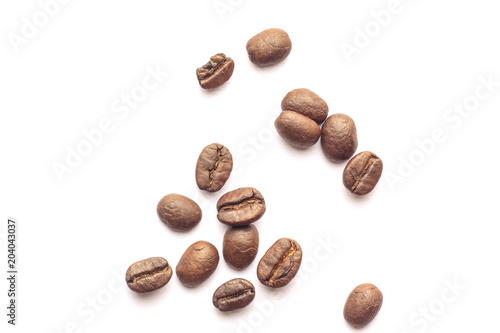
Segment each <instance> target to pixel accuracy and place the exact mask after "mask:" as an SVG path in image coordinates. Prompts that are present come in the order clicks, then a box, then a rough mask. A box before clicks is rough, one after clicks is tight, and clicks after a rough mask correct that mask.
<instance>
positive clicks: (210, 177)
mask: <svg viewBox="0 0 500 333" xmlns="http://www.w3.org/2000/svg"><path fill="white" fill-rule="evenodd" d="M232 170H233V156H232V155H231V153H230V152H229V149H227V148H226V147H224V146H223V145H221V144H219V143H212V144H211V145H208V146H206V147H205V148H203V150H202V152H201V154H200V156H199V157H198V162H197V163H196V173H195V175H196V184H197V185H198V187H199V188H200V190H205V191H208V192H217V191H218V190H220V189H221V188H222V186H224V184H225V183H226V181H227V179H228V178H229V175H230V174H231V171H232Z"/></svg>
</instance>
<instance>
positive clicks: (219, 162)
mask: <svg viewBox="0 0 500 333" xmlns="http://www.w3.org/2000/svg"><path fill="white" fill-rule="evenodd" d="M232 169H233V157H232V155H231V152H230V151H229V149H227V147H225V146H223V145H221V144H218V143H213V144H210V145H208V146H206V147H205V148H204V149H203V150H202V152H201V153H200V155H199V157H198V161H197V163H196V169H195V178H196V184H197V185H198V188H199V189H200V190H204V191H208V192H216V191H219V190H220V189H221V188H222V187H223V186H224V184H225V183H226V181H227V180H228V178H229V176H230V174H231V171H232ZM265 212H266V202H265V200H264V197H263V196H262V194H261V193H260V192H259V191H258V190H257V189H255V188H252V187H242V188H239V189H236V190H233V191H230V192H227V193H226V194H224V195H223V196H221V197H220V198H219V200H218V201H217V219H218V220H219V221H220V222H221V223H224V224H226V225H228V226H229V228H228V229H227V231H226V233H225V235H224V240H223V256H224V260H225V261H226V262H227V263H228V265H229V266H231V267H233V268H234V269H238V270H242V269H245V268H246V267H248V266H249V265H250V264H251V263H252V262H253V260H254V259H255V257H256V256H257V252H258V248H259V232H258V230H257V228H256V227H255V226H254V225H253V224H252V223H253V222H255V221H258V220H259V219H260V218H261V217H262V216H263V215H264V213H265ZM157 213H158V217H159V218H160V220H161V221H163V222H164V223H165V224H166V225H167V226H168V227H170V228H171V229H173V230H176V231H189V230H191V229H192V228H193V227H195V226H196V225H197V224H198V223H199V222H200V221H201V218H202V211H201V208H200V206H199V205H198V204H197V203H196V202H194V201H193V200H191V199H189V198H188V197H185V196H183V195H180V194H173V193H172V194H167V195H166V196H164V197H163V198H162V199H161V200H160V202H159V203H158V205H157ZM301 261H302V250H301V248H300V245H299V243H297V242H296V241H294V240H293V239H289V238H281V239H279V240H278V241H276V243H274V244H273V245H272V246H271V247H270V248H269V250H267V252H266V253H265V254H264V256H263V257H262V259H261V260H260V262H259V265H258V267H257V278H258V279H259V281H260V282H261V283H262V284H264V285H266V286H268V287H271V288H280V287H284V286H286V285H287V284H288V283H289V282H290V281H291V280H292V279H293V278H294V277H295V275H296V274H297V272H298V270H299V267H300V263H301ZM218 264H219V251H217V248H216V247H215V246H214V245H213V244H211V243H209V242H206V241H198V242H196V243H194V244H192V245H191V246H189V247H188V248H187V250H186V251H185V252H184V254H183V255H182V257H181V259H180V260H179V263H178V264H177V266H176V268H175V273H176V275H177V277H178V278H179V280H180V281H181V283H182V284H183V285H184V286H186V287H190V288H194V287H197V286H199V285H200V284H202V283H203V282H205V281H206V280H207V279H208V278H209V277H210V276H211V275H212V274H213V273H214V272H215V270H216V269H217V266H218ZM172 273H173V271H172V268H171V267H170V265H169V264H168V261H167V260H166V259H164V258H161V257H155V258H149V259H145V260H141V261H138V262H136V263H134V264H132V265H131V266H130V267H129V269H128V270H127V273H126V280H127V284H128V286H129V287H130V289H132V290H133V291H135V292H138V293H146V292H151V291H154V290H156V289H158V288H161V287H163V286H164V285H166V284H167V283H168V282H169V281H170V278H171V277H172ZM254 298H255V288H254V286H253V284H252V283H251V282H250V281H247V280H245V279H241V278H237V279H232V280H230V281H227V282H226V283H224V284H223V285H221V286H220V287H219V288H218V289H217V290H216V291H215V293H214V295H213V299H212V302H213V304H214V306H215V307H216V308H217V309H219V310H220V311H232V310H236V309H240V308H243V307H245V306H247V305H248V304H250V302H252V300H253V299H254Z"/></svg>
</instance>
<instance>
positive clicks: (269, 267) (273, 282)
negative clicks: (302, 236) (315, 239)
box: [257, 238, 302, 288]
mask: <svg viewBox="0 0 500 333" xmlns="http://www.w3.org/2000/svg"><path fill="white" fill-rule="evenodd" d="M301 261H302V249H301V248H300V245H299V243H297V242H296V241H294V240H293V239H289V238H281V239H278V240H277V241H276V243H274V244H273V245H272V246H271V247H270V248H269V250H267V252H266V254H264V256H263V257H262V259H261V260H260V262H259V266H257V277H258V278H259V281H260V282H262V284H264V285H266V286H268V287H271V288H280V287H284V286H286V285H287V284H288V283H290V281H292V279H293V278H294V277H295V275H296V274H297V272H298V271H299V268H300V263H301Z"/></svg>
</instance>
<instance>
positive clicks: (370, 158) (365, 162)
mask: <svg viewBox="0 0 500 333" xmlns="http://www.w3.org/2000/svg"><path fill="white" fill-rule="evenodd" d="M383 168H384V165H383V163H382V160H381V159H380V158H379V157H378V156H377V155H375V154H374V153H372V152H369V151H364V152H362V153H359V154H357V155H356V156H354V157H353V158H351V160H350V161H349V162H348V163H347V165H346V167H345V169H344V174H343V175H342V180H343V182H344V186H345V187H346V188H347V189H348V190H349V191H351V193H354V194H357V195H365V194H368V193H370V192H371V191H372V190H373V189H374V188H375V186H376V185H377V183H378V181H379V179H380V176H382V170H383Z"/></svg>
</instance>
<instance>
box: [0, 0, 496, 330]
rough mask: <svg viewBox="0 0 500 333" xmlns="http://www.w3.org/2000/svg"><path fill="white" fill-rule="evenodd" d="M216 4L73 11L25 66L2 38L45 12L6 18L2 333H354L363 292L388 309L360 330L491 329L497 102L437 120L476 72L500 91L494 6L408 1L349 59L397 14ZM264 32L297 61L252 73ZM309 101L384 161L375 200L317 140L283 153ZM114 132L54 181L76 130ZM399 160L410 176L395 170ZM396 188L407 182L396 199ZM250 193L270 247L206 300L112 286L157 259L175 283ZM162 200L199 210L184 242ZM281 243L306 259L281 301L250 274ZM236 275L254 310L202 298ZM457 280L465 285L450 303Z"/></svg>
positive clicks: (320, 4) (256, 0)
mask: <svg viewBox="0 0 500 333" xmlns="http://www.w3.org/2000/svg"><path fill="white" fill-rule="evenodd" d="M46 1H48V0H45V1H44V2H46ZM220 3H222V5H224V4H226V6H229V7H226V10H227V11H225V12H223V13H222V14H221V13H218V12H217V10H216V9H215V8H214V2H213V1H212V0H206V1H159V0H144V1H123V0H120V1H118V0H114V1H97V0H86V1H77V0H74V1H69V2H68V3H67V4H64V5H60V8H59V11H58V12H57V13H56V14H55V15H54V17H52V18H50V20H49V22H48V24H47V25H46V26H45V27H42V28H40V29H39V31H38V33H37V34H36V35H34V36H32V37H30V38H28V39H27V42H26V43H25V44H22V45H20V46H19V48H18V52H16V51H15V48H14V47H13V46H12V44H11V42H10V41H9V36H10V38H12V36H13V34H17V35H21V34H22V29H23V25H24V24H25V21H23V17H26V18H27V19H28V20H30V21H32V20H33V19H32V17H33V15H35V14H36V13H38V12H40V10H41V9H40V5H39V3H38V2H37V1H34V0H33V1H31V0H30V1H27V0H24V1H8V2H7V1H3V2H2V3H1V4H0V22H1V23H0V28H1V35H2V42H1V44H0V48H1V61H0V73H1V74H0V89H1V97H0V149H1V150H0V154H1V158H2V161H1V165H0V168H1V174H0V188H1V189H0V205H1V206H0V207H1V214H0V216H1V219H2V220H3V221H6V220H7V217H15V218H16V219H17V220H18V222H19V243H18V246H19V252H18V255H19V271H20V277H19V285H18V288H19V296H18V303H19V308H18V326H16V327H15V328H14V329H12V331H19V332H35V331H36V332H54V333H61V332H110V331H113V332H117V331H123V332H134V331H137V332H139V331H140V332H142V331H173V332H198V331H200V332H273V331H278V330H279V331H289V332H301V331H305V330H307V331H311V330H314V331H321V332H353V331H354V329H352V328H350V327H349V326H348V325H347V324H346V322H345V321H344V319H343V314H342V310H343V306H344V302H345V300H346V298H347V296H348V294H349V293H350V291H351V290H352V289H353V288H354V287H355V286H356V285H358V284H360V283H364V282H370V283H373V284H375V285H377V286H378V287H379V288H380V289H381V291H382V292H383V294H384V304H383V306H382V309H381V311H380V313H379V315H378V316H377V317H376V319H375V320H374V321H373V322H372V323H371V324H370V325H369V326H368V327H367V328H366V329H364V331H367V332H382V331H383V332H390V333H403V332H406V333H416V332H478V331H491V330H492V326H491V325H492V320H494V318H497V316H498V312H499V310H500V307H499V305H498V298H499V297H500V290H499V289H498V288H497V286H498V281H499V279H500V274H499V272H498V251H499V250H500V245H499V243H498V228H497V225H498V216H497V214H496V213H497V206H498V188H499V186H500V183H499V179H498V176H497V172H498V171H497V168H498V165H499V162H500V159H499V154H498V152H497V150H498V141H499V135H498V123H499V121H500V116H499V114H498V110H499V106H500V96H499V95H500V87H499V86H497V87H496V88H494V92H493V93H491V94H490V96H488V98H486V99H485V100H483V101H480V103H479V105H478V107H477V108H476V109H475V110H474V111H473V112H470V113H469V114H468V116H467V117H465V118H461V117H459V118H456V117H457V114H448V113H447V112H448V111H447V110H448V109H449V108H452V107H453V105H455V104H462V103H463V101H464V99H468V100H469V101H473V99H471V98H470V97H471V96H474V94H475V90H476V87H478V86H480V85H481V82H480V79H479V77H481V76H482V77H484V78H488V76H491V78H492V79H493V80H494V81H496V82H498V81H500V71H499V61H500V44H499V41H498V31H500V20H499V19H498V12H499V7H498V4H497V3H496V2H495V1H491V0H476V1H451V0H448V1H444V0H443V1H430V0H418V1H409V0H401V4H400V6H401V9H400V12H399V13H398V14H396V15H393V16H392V19H391V22H390V23H389V24H388V25H387V26H386V27H384V28H382V29H381V31H380V32H379V33H378V35H376V36H374V37H373V38H371V41H370V43H369V44H368V45H366V46H365V47H363V48H359V53H358V54H354V55H353V56H352V57H351V62H350V63H349V62H348V61H347V59H346V57H345V56H344V54H343V53H342V50H341V45H342V43H343V42H345V43H349V44H353V43H354V39H355V37H356V34H357V32H356V31H357V30H356V29H357V28H359V29H364V28H365V25H366V24H368V25H369V26H370V24H371V23H370V22H372V21H373V17H372V16H371V15H370V12H372V11H377V12H378V11H380V10H383V9H386V8H387V7H388V4H389V1H388V0H376V1H373V0H371V1H368V0H363V1H335V2H333V1H290V0H287V1H264V0H241V1H236V0H232V1H229V0H221V2H220ZM228 8H229V9H230V10H229V9H228ZM271 27H279V28H282V29H284V30H286V31H287V32H288V33H289V35H290V37H291V39H292V43H293V48H292V52H291V54H290V56H289V57H288V58H287V59H286V60H285V61H284V62H283V63H281V64H279V65H277V66H274V67H272V68H268V69H259V68H256V67H255V66H254V65H253V64H252V63H251V62H250V61H249V60H248V57H247V54H246V50H245V45H246V42H247V40H248V39H249V38H250V37H252V36H253V35H255V34H256V33H258V32H260V31H262V30H264V29H267V28H271ZM375 28H376V27H375ZM353 45H354V44H353ZM218 52H224V53H226V54H227V55H228V56H230V57H232V58H233V59H234V61H235V64H236V66H235V71H234V75H233V77H232V78H231V79H230V81H229V82H228V83H226V84H225V85H224V86H223V87H221V88H220V89H218V90H216V91H210V92H208V91H204V90H202V89H201V88H200V87H199V85H198V82H197V80H196V76H195V70H196V68H197V67H200V66H202V65H203V64H205V63H206V62H207V61H208V60H209V58H210V56H212V55H214V54H215V53H218ZM147 67H150V68H156V67H159V68H161V70H162V71H165V72H168V73H169V75H168V77H167V78H165V79H164V81H163V82H162V84H161V85H159V86H158V87H157V89H155V90H154V91H152V92H150V93H149V94H148V96H147V98H146V99H145V100H144V101H143V102H141V103H140V105H139V106H138V107H136V108H135V109H132V110H131V112H130V114H129V115H128V116H127V117H123V119H121V118H120V115H123V114H119V113H115V112H113V103H115V101H116V100H117V99H118V100H119V99H120V96H121V95H122V94H130V92H131V91H132V90H133V89H134V88H135V87H137V85H140V84H141V82H142V80H143V78H144V77H145V76H146V75H147V71H146V68H147ZM300 87H306V88H309V89H311V90H313V91H314V92H316V93H317V94H319V95H320V96H321V97H322V98H324V99H325V100H326V101H327V103H328V105H329V107H330V114H333V113H337V112H341V113H346V114H348V115H350V116H351V117H352V118H353V119H354V120H355V122H356V125H357V129H358V138H359V147H358V152H360V151H363V150H371V151H373V152H375V153H376V154H378V155H379V156H380V157H381V158H382V159H383V161H384V175H383V178H382V179H381V181H380V182H379V184H378V186H377V188H376V190H375V191H374V192H372V193H371V194H370V195H368V196H366V197H364V198H355V197H354V196H353V195H351V194H350V193H349V192H348V191H347V190H346V189H345V188H344V187H343V185H342V182H341V174H342V170H343V168H344V165H345V164H344V163H341V164H333V163H330V162H328V161H327V160H326V158H325V157H324V155H323V154H322V151H321V147H320V145H319V144H317V145H315V146H313V147H312V148H310V149H308V150H305V151H298V150H296V149H293V148H291V147H290V146H288V145H287V144H286V143H284V142H283V141H282V140H281V139H280V138H279V137H278V135H277V133H276V131H275V129H274V127H273V125H272V122H273V121H274V119H275V118H276V116H277V115H278V114H279V111H280V102H281V99H282V98H283V97H284V95H285V94H286V93H287V92H288V91H289V90H292V89H295V88H300ZM482 92H486V90H484V89H483V90H482ZM446 115H447V116H453V117H455V118H453V119H454V120H453V121H451V119H450V118H445V117H446ZM106 118H109V119H111V121H112V122H113V124H114V128H113V131H112V132H111V133H109V134H106V135H105V136H104V138H103V140H102V142H101V143H100V144H99V145H98V146H96V147H94V148H93V151H92V152H91V153H90V154H89V155H88V156H86V157H84V158H83V160H82V161H81V163H80V164H79V165H78V166H76V167H74V168H72V172H71V173H66V174H64V175H63V177H62V181H59V180H58V177H57V176H56V173H55V172H54V170H53V166H52V165H53V163H54V162H59V163H65V158H66V155H67V147H71V148H73V149H76V146H77V145H78V144H79V143H81V142H82V141H83V140H85V137H84V135H83V134H82V132H83V131H85V130H86V131H90V130H92V129H95V128H97V127H98V126H99V123H100V122H101V121H102V120H103V119H106ZM446 119H448V120H446ZM436 128H439V129H441V130H442V133H444V136H445V138H446V139H445V140H443V141H442V142H440V143H435V144H433V145H434V148H433V149H431V148H432V147H431V146H432V145H428V146H427V149H428V150H429V151H427V155H423V153H422V152H421V150H420V149H419V148H418V146H417V144H416V141H425V140H428V139H430V138H431V137H432V133H433V131H434V130H435V129H436ZM213 142H219V143H222V144H224V145H226V146H227V147H228V148H229V149H230V150H231V152H232V154H233V157H234V160H235V163H237V165H238V166H237V167H235V170H234V172H233V174H232V175H231V177H230V179H229V181H228V182H227V183H226V185H225V187H224V188H223V189H222V190H221V191H220V192H218V193H214V194H208V193H202V192H201V191H199V190H198V188H197V186H196V183H195V179H194V168H195V164H196V160H197V157H198V154H199V153H200V151H201V150H202V148H203V147H204V146H206V145H208V144H210V143H213ZM422 156H424V157H423V158H422ZM409 159H412V160H413V161H414V162H415V161H416V164H418V165H414V166H412V167H410V169H412V170H408V165H406V169H404V170H403V167H402V163H403V162H401V161H402V160H406V161H408V160H409ZM414 164H415V163H414ZM398 169H400V170H399V171H398ZM401 172H403V173H401ZM389 175H393V176H398V177H401V178H398V179H397V181H396V182H395V183H394V182H393V183H392V185H391V183H390V182H389V181H388V180H389V179H390V178H388V176H389ZM242 186H253V187H255V188H257V189H259V190H260V191H261V192H262V194H263V195H264V197H265V199H266V203H267V207H268V208H267V212H266V214H265V215H264V217H263V218H262V219H261V220H260V221H258V222H257V223H255V225H256V226H257V228H258V229H259V231H260V248H259V254H258V257H257V259H256V260H255V262H254V263H253V264H252V265H251V266H250V267H249V268H248V269H246V270H244V271H242V272H237V271H234V270H232V269H231V268H229V267H228V266H227V265H226V263H225V262H224V261H223V260H222V259H221V261H220V263H219V267H218V269H217V271H216V272H215V273H214V274H213V276H212V277H211V278H210V279H209V280H207V281H206V282H205V283H204V284H203V285H201V286H200V287H198V288H196V289H187V288H185V287H183V286H182V285H181V284H180V282H179V280H178V279H177V277H176V276H173V277H172V279H171V281H170V282H169V284H168V285H167V286H166V287H164V288H162V289H160V290H158V291H156V292H154V293H152V294H150V295H147V296H139V295H137V294H135V293H133V292H131V291H130V290H128V288H126V287H124V286H123V284H121V283H123V280H124V276H125V270H126V269H127V267H128V266H129V265H130V264H132V263H133V262H135V261H137V260H141V259H145V258H148V257H151V256H163V257H165V258H166V259H167V260H168V261H169V262H170V264H171V265H172V266H175V265H176V264H177V262H178V260H179V258H180V257H181V255H182V253H183V252H184V250H185V249H186V248H187V247H188V246H189V245H190V244H192V243H193V242H195V241H198V240H201V239H203V240H207V241H210V242H212V243H213V244H215V245H216V246H217V248H218V249H219V251H220V252H221V251H222V237H223V234H224V231H225V230H226V227H225V226H224V225H222V224H221V223H219V222H218V221H217V219H216V209H215V203H216V202H217V199H218V198H219V197H220V195H222V194H223V193H225V192H227V191H229V190H233V189H236V188H238V187H242ZM168 193H181V194H184V195H187V196H189V197H191V198H193V199H195V200H196V201H197V202H198V203H199V204H200V205H201V206H202V208H203V219H202V221H201V223H200V224H199V225H198V226H197V227H196V228H195V229H194V230H192V231H191V232H188V233H185V234H180V233H176V232H173V231H171V230H170V229H168V228H167V227H166V226H165V225H164V224H162V223H161V222H160V221H159V220H158V218H157V215H156V204H157V202H158V201H159V200H160V198H161V197H162V196H164V195H166V194H168ZM2 225H3V226H2V230H1V233H0V236H2V237H1V238H0V242H1V244H0V246H1V248H2V250H1V251H2V254H1V258H2V264H1V266H2V267H3V268H2V269H4V268H5V262H6V250H5V249H6V241H5V231H6V228H5V222H3V223H2ZM281 237H290V238H293V239H296V240H297V241H298V242H299V243H300V244H301V246H302V248H303V251H304V263H303V266H302V267H301V275H300V276H298V277H297V278H296V279H295V280H294V281H293V283H291V284H290V285H288V286H287V287H285V288H282V289H280V290H270V289H268V288H266V287H264V286H263V285H261V284H260V283H259V282H258V280H257V278H256V274H255V270H256V266H257V263H258V260H259V259H260V257H261V256H262V255H263V254H264V252H265V251H266V250H267V249H268V248H269V246H270V245H271V244H272V243H273V242H274V241H276V240H277V239H278V238H281ZM328 242H330V243H333V244H338V247H337V248H335V249H333V250H332V251H331V253H328V252H326V251H325V250H324V249H323V248H321V245H320V244H321V243H328ZM305 263H307V265H306V264H305ZM2 276H3V275H2ZM116 276H117V277H116ZM235 277H243V278H247V279H249V280H250V281H252V282H253V283H254V284H255V286H256V288H257V296H256V299H255V301H254V302H253V303H252V304H251V305H250V306H248V307H247V308H245V309H243V310H240V311H238V312H235V313H229V314H223V313H220V312H219V311H218V310H216V309H215V307H214V306H213V305H212V304H211V298H212V294H213V292H214V290H215V289H216V288H217V287H218V286H219V285H220V284H222V283H223V282H225V281H227V280H229V279H231V278H235ZM118 280H119V281H118ZM447 281H448V282H447ZM450 283H458V284H460V285H461V286H465V290H461V289H460V290H459V291H455V293H454V292H452V291H450V290H448V289H447V288H448V285H449V284H450ZM0 288H1V293H0V294H1V295H2V297H1V302H0V303H1V304H2V306H1V307H2V309H3V310H2V314H1V318H2V324H1V325H2V332H3V330H4V328H3V327H6V326H10V325H7V324H6V323H5V322H6V319H7V318H6V316H5V312H6V309H5V306H4V305H6V302H7V297H6V290H7V285H6V280H5V279H4V278H2V283H0ZM442 295H445V296H444V297H445V299H446V301H447V303H445V302H443V301H442V300H441V297H443V296H442ZM277 299H279V301H277ZM93 301H95V302H96V305H94V307H92V306H91V303H92V302H93ZM428 308H430V310H425V309H428ZM419 311H428V313H429V315H428V316H427V317H424V316H423V315H422V314H419V313H423V312H419ZM424 318H427V319H424ZM9 328H11V327H9ZM9 332H10V331H9Z"/></svg>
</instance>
